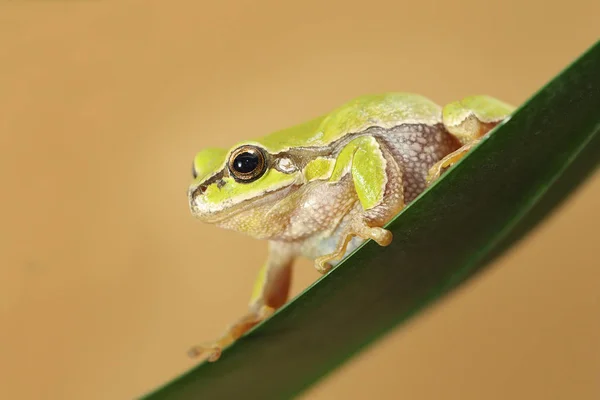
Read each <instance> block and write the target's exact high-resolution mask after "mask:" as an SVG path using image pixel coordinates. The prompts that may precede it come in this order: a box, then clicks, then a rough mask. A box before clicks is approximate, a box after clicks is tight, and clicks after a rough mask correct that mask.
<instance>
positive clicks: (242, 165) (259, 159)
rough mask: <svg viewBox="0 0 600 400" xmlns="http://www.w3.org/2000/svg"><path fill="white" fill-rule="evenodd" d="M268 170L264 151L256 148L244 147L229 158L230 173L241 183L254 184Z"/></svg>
mask: <svg viewBox="0 0 600 400" xmlns="http://www.w3.org/2000/svg"><path fill="white" fill-rule="evenodd" d="M266 170H267V163H266V160H265V155H264V153H263V151H262V150H261V149H260V148H258V147H256V146H242V147H239V148H237V149H235V150H234V151H233V152H232V153H231V156H230V157H229V171H230V172H231V174H232V175H233V177H234V178H235V179H236V180H237V181H239V182H252V181H254V180H256V179H258V178H260V177H261V176H262V175H263V174H264V173H265V171H266Z"/></svg>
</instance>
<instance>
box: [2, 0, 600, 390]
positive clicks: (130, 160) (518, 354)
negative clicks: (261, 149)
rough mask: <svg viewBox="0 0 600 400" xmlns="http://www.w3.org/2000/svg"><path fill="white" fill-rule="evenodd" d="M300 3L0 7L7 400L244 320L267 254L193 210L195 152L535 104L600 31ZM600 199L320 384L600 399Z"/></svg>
mask: <svg viewBox="0 0 600 400" xmlns="http://www.w3.org/2000/svg"><path fill="white" fill-rule="evenodd" d="M283 4H284V3H283V2H278V1H271V0H269V1H264V0H263V1H258V0H254V1H249V0H237V1H222V2H193V1H187V2H183V1H170V2H153V1H136V2H132V1H120V2H109V1H50V0H47V1H4V2H2V3H0V149H1V151H2V152H1V154H2V156H1V157H0V179H1V182H2V189H1V190H2V192H1V200H0V201H1V203H0V204H1V207H0V220H1V221H2V225H1V226H2V228H1V229H0V235H1V237H0V398H2V399H86V400H95V399H132V398H135V397H136V396H139V395H141V394H143V393H146V392H147V391H149V390H150V389H152V388H154V387H155V386H156V385H159V384H161V383H163V382H165V381H167V380H168V379H170V378H172V377H174V376H176V375H177V374H179V373H181V372H183V371H184V370H186V369H187V368H189V367H191V366H192V363H191V362H190V361H189V360H188V359H187V358H186V357H185V351H186V350H187V348H188V346H189V345H191V344H193V343H196V342H199V341H204V340H208V339H212V338H213V337H215V336H216V335H218V334H219V333H220V332H221V331H222V329H223V328H224V327H225V326H226V325H227V324H228V323H230V322H232V321H233V320H234V319H235V318H236V317H238V316H239V315H240V313H242V312H244V310H245V306H246V302H247V299H248V296H249V293H250V289H251V285H252V282H253V279H254V275H255V274H256V272H257V268H258V266H259V265H260V264H261V262H262V260H263V257H264V256H265V254H266V249H265V244H263V243H257V242H255V241H254V240H252V239H250V238H246V237H244V236H241V235H238V234H235V233H232V232H227V231H223V230H220V229H218V228H215V227H212V226H208V225H203V224H201V223H199V222H197V221H195V220H194V219H193V218H192V217H191V215H190V214H189V211H188V208H187V202H186V201H187V200H186V188H187V185H188V184H189V182H190V179H191V178H190V166H191V161H192V157H193V155H194V153H195V152H196V151H197V150H199V149H200V148H202V147H205V146H215V145H219V146H229V145H231V144H233V143H234V142H236V141H238V140H241V139H245V138H249V137H254V136H257V135H261V134H263V133H268V132H270V131H273V130H275V129H279V128H283V127H287V126H290V125H292V124H295V123H298V122H302V121H304V120H306V119H308V118H311V117H314V116H316V115H319V114H321V113H323V112H327V111H329V110H330V109H332V108H333V107H335V106H337V105H339V104H341V103H342V102H344V101H346V100H348V99H350V98H352V97H354V96H357V95H361V94H366V93H375V92H382V91H413V92H419V93H422V94H424V95H427V96H429V97H431V98H432V99H435V100H436V101H438V102H440V103H444V102H447V101H450V100H454V99H456V98H459V97H462V96H465V95H468V94H473V93H487V94H491V95H493V96H496V97H499V98H503V99H505V100H507V101H509V102H513V103H515V104H518V103H520V102H522V101H524V100H525V99H527V98H528V96H530V95H531V94H532V93H533V92H534V91H535V90H537V89H538V88H539V87H540V86H541V85H543V84H544V83H545V82H547V81H548V80H549V79H550V78H552V77H553V76H554V75H555V74H556V73H558V72H559V71H560V70H562V69H563V68H564V67H565V66H566V65H567V64H568V63H570V62H571V61H572V60H573V59H574V58H575V57H576V56H578V55H579V54H581V52H583V51H584V50H586V49H587V48H588V47H589V46H590V45H592V44H593V42H594V41H595V40H597V39H598V38H599V37H600V35H599V34H600V25H599V24H598V15H600V2H597V1H593V0H589V1H585V0H572V1H569V2H547V1H543V0H537V1H529V2H521V1H516V0H508V1H503V2H493V3H489V2H484V1H472V0H458V1H455V2H441V1H440V2H437V3H436V2H412V1H411V2H408V1H407V2H397V1H377V0H372V1H368V2H364V1H350V0H346V1H339V2H338V1H333V2H321V1H316V0H308V1H302V2H289V3H287V4H285V5H283ZM599 199H600V176H598V175H596V176H595V177H594V178H593V179H591V180H589V181H588V183H587V184H586V185H585V186H584V187H582V188H581V190H580V191H579V192H578V193H577V194H576V195H575V196H573V197H572V198H571V199H570V201H569V202H568V203H567V204H566V205H565V206H564V207H563V208H561V209H560V211H559V212H558V213H557V214H556V215H554V217H553V218H552V219H550V220H548V221H547V223H545V224H544V225H543V226H542V227H541V229H539V230H538V231H536V232H535V234H533V235H531V236H530V237H529V238H528V239H527V240H526V241H525V242H523V243H522V244H521V245H519V246H518V247H517V248H516V249H515V250H514V251H513V252H511V253H510V254H508V255H507V256H506V257H504V258H503V259H502V260H500V262H498V263H497V265H496V266H495V268H493V269H491V270H489V271H488V272H487V273H485V274H483V275H481V276H480V277H479V278H478V279H476V280H474V281H472V282H471V283H470V284H469V285H467V286H464V287H463V288H462V289H461V290H460V291H458V292H456V293H455V294H454V295H452V296H450V297H449V298H447V299H446V300H445V301H444V302H441V303H439V304H438V305H437V306H435V307H434V308H432V309H431V310H430V311H429V312H427V313H425V314H424V315H422V316H420V317H419V318H416V319H415V320H413V321H412V322H411V323H410V324H408V325H407V326H406V327H405V329H402V330H399V331H396V332H395V333H393V334H390V335H389V336H388V337H387V338H386V339H385V340H383V341H381V342H379V343H378V344H377V345H375V346H373V347H371V348H370V349H369V350H367V351H365V352H364V353H362V354H361V355H360V356H359V357H356V358H354V359H353V360H352V362H350V363H348V364H347V365H346V366H344V367H343V368H341V369H339V370H337V371H336V372H335V373H333V374H332V375H331V376H329V377H327V379H325V380H323V381H322V382H321V383H320V384H319V385H317V386H315V387H314V388H312V389H311V390H310V391H308V392H306V393H305V394H304V395H303V398H305V399H319V400H321V399H334V398H347V399H362V398H366V396H367V395H373V396H376V397H377V398H380V399H397V398H403V399H415V400H417V399H507V398H510V399H598V398H600V318H599V316H600V291H599V290H598V287H599V284H598V281H599V278H600V269H599V266H600V262H599V261H598V259H597V257H598V248H597V246H598V236H597V235H598V233H597V232H598V229H597V226H598V224H599V223H600V211H599V208H598V202H599ZM317 276H318V274H317V273H316V271H314V270H313V269H312V267H311V265H310V264H309V263H308V262H303V263H301V264H300V265H299V268H297V269H296V275H295V282H294V293H298V291H300V290H301V289H303V288H304V287H305V286H306V285H307V284H309V283H310V282H312V281H313V280H314V279H316V278H317ZM289 362H293V360H289Z"/></svg>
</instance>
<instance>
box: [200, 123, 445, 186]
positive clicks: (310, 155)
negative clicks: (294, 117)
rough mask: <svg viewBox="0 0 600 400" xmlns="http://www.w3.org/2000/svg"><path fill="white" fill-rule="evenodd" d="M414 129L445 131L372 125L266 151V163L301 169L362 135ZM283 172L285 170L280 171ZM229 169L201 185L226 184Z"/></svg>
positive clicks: (434, 129)
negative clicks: (322, 142)
mask: <svg viewBox="0 0 600 400" xmlns="http://www.w3.org/2000/svg"><path fill="white" fill-rule="evenodd" d="M415 129H418V130H425V131H431V132H432V133H436V132H438V131H439V130H442V131H444V132H446V130H445V128H444V125H443V124H442V123H439V124H436V125H432V126H430V125H425V124H400V125H395V126H393V127H391V128H382V127H380V126H372V127H369V128H367V129H365V130H363V131H360V132H355V133H350V134H347V135H344V136H343V137H341V138H340V139H338V140H336V141H334V142H332V143H331V144H329V145H328V146H318V147H317V146H314V147H310V146H307V147H296V148H294V149H289V150H285V151H282V152H279V153H274V154H271V153H268V152H267V153H266V155H267V160H266V162H267V165H268V166H269V167H270V166H272V165H273V164H274V163H275V161H277V160H278V159H280V158H288V159H290V160H291V161H292V162H293V163H294V165H296V166H297V167H298V168H299V169H303V168H304V167H306V165H307V164H308V163H309V162H310V161H312V160H313V159H314V158H317V157H322V158H336V157H337V155H338V154H339V152H340V151H342V149H343V148H344V146H345V145H346V144H348V143H349V142H350V141H352V140H353V139H355V138H357V137H359V136H364V135H374V136H376V137H381V138H382V139H384V140H385V138H386V136H392V135H399V134H405V133H407V132H411V131H413V130H415ZM280 172H283V173H285V171H280ZM229 176H230V175H229V169H228V168H227V167H226V166H225V167H223V169H221V170H220V171H218V172H217V173H215V174H214V175H213V176H212V177H210V178H208V179H207V180H206V182H205V184H204V185H203V186H204V187H208V186H210V185H212V184H214V183H217V185H218V187H219V188H222V187H223V186H225V185H226V182H225V181H224V180H223V178H225V177H229Z"/></svg>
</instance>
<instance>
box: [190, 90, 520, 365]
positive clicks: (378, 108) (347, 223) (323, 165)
mask: <svg viewBox="0 0 600 400" xmlns="http://www.w3.org/2000/svg"><path fill="white" fill-rule="evenodd" d="M513 110H514V108H513V107H512V106H510V105H508V104H506V103H504V102H502V101H500V100H497V99H494V98H491V97H488V96H471V97H467V98H465V99H463V100H460V101H456V102H453V103H450V104H448V105H446V106H445V107H440V106H439V105H437V104H435V103H434V102H432V101H431V100H429V99H427V98H425V97H423V96H420V95H416V94H411V93H385V94H378V95H368V96H363V97H359V98H356V99H354V100H352V101H349V102H347V103H346V104H344V105H342V106H341V107H339V108H337V109H335V110H334V111H332V112H331V113H329V114H326V115H323V116H321V117H318V118H315V119H313V120H310V121H309V122H306V123H304V124H300V125H297V126H295V127H292V128H289V129H285V130H281V131H277V132H275V133H272V134H270V135H267V136H264V137H262V138H260V139H256V140H249V141H244V142H242V143H238V144H237V145H235V146H233V147H232V148H231V149H230V150H226V149H216V148H209V149H205V150H202V151H200V152H199V153H198V154H197V155H196V157H195V159H194V163H193V176H194V180H193V183H192V184H191V186H190V187H189V190H188V200H189V206H190V210H191V213H192V214H193V215H194V216H195V217H197V218H198V219H200V220H201V221H204V222H206V223H211V224H215V225H217V226H219V227H222V228H226V229H231V230H235V231H238V232H242V233H245V234H248V235H250V236H253V237H255V238H258V239H265V240H267V241H268V245H269V246H268V248H269V252H268V257H267V260H266V261H265V263H264V265H263V266H262V268H261V269H260V271H259V273H258V278H257V280H256V283H255V285H254V290H253V292H252V295H251V299H250V305H249V310H248V313H247V314H246V315H244V316H242V317H241V318H240V319H239V320H237V322H235V323H234V324H233V325H231V326H230V327H229V328H228V329H227V330H226V332H225V333H224V334H223V335H222V337H220V338H218V339H217V340H215V341H214V342H212V343H208V344H207V345H204V346H195V347H193V348H192V349H191V350H190V355H191V356H196V357H197V356H201V355H202V356H206V357H208V359H209V360H210V361H215V360H217V359H218V358H219V357H220V354H221V349H222V348H223V347H224V346H227V345H229V344H231V343H233V342H234V341H236V340H237V339H238V338H240V337H241V336H242V335H243V334H244V333H245V332H247V331H248V330H249V329H251V328H252V327H253V326H254V325H256V324H257V323H259V322H261V321H262V320H264V319H265V318H267V317H268V316H270V315H271V314H272V313H273V312H274V311H275V310H276V309H277V308H279V307H281V306H282V305H283V304H284V303H285V302H286V301H287V297H288V291H289V287H290V282H291V279H290V278H291V268H292V263H293V261H294V259H296V258H297V257H301V256H303V257H307V258H309V259H312V260H314V265H315V267H316V269H317V270H318V271H319V272H321V273H326V272H327V271H329V269H330V268H332V267H333V266H335V265H336V264H337V263H338V262H339V260H340V259H342V258H343V257H344V256H345V255H347V254H349V253H350V252H351V251H353V250H354V249H356V247H357V246H359V245H360V244H361V242H363V241H364V240H367V239H372V240H374V241H375V242H377V243H378V244H379V245H381V246H387V245H388V244H390V242H391V241H392V233H391V232H390V231H388V230H386V229H384V228H383V226H384V225H385V224H386V223H387V222H389V221H390V220H391V219H392V218H393V217H394V216H395V215H396V214H398V212H399V211H400V210H402V209H403V208H404V207H405V205H406V204H407V203H409V202H410V201H412V200H413V199H414V198H415V197H417V195H419V193H421V192H422V191H423V190H424V189H425V188H426V187H427V186H428V185H429V184H430V183H431V182H433V181H434V180H435V179H437V178H438V177H439V176H440V174H442V173H443V172H444V171H445V169H447V168H448V167H450V166H452V165H453V164H455V163H456V162H457V161H458V160H460V159H461V158H462V157H463V156H464V155H465V154H466V153H467V152H468V151H469V150H470V149H471V148H472V147H473V146H475V145H476V144H477V143H478V142H479V141H480V140H481V139H482V138H483V137H484V136H485V135H486V134H487V133H488V132H489V131H490V130H491V129H492V128H493V127H494V126H496V125H497V124H498V123H500V122H501V121H503V120H504V119H505V118H507V117H508V116H509V115H510V114H511V113H512V112H513Z"/></svg>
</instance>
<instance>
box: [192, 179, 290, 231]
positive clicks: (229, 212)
mask: <svg viewBox="0 0 600 400" xmlns="http://www.w3.org/2000/svg"><path fill="white" fill-rule="evenodd" d="M300 187H302V185H301V184H298V183H294V184H290V185H288V186H284V187H281V188H278V189H275V190H273V191H271V192H268V193H266V194H265V195H264V196H262V197H261V198H260V199H256V198H253V199H246V200H242V201H240V202H239V203H234V204H232V205H229V206H227V207H223V208H221V209H215V210H214V211H211V212H206V211H200V209H199V207H198V206H197V205H196V203H195V202H194V200H193V198H191V197H190V199H189V206H190V211H191V213H192V215H193V216H194V217H195V218H197V219H199V220H200V221H202V222H206V223H209V224H219V223H222V222H224V221H227V220H229V219H233V218H235V217H236V216H238V215H239V214H241V213H243V212H245V211H248V210H250V209H252V208H256V207H260V206H263V205H264V204H266V203H273V204H274V203H276V202H278V201H279V200H281V199H283V198H285V197H286V196H288V195H289V194H290V193H292V192H294V191H296V190H298V189H299V188H300Z"/></svg>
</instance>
